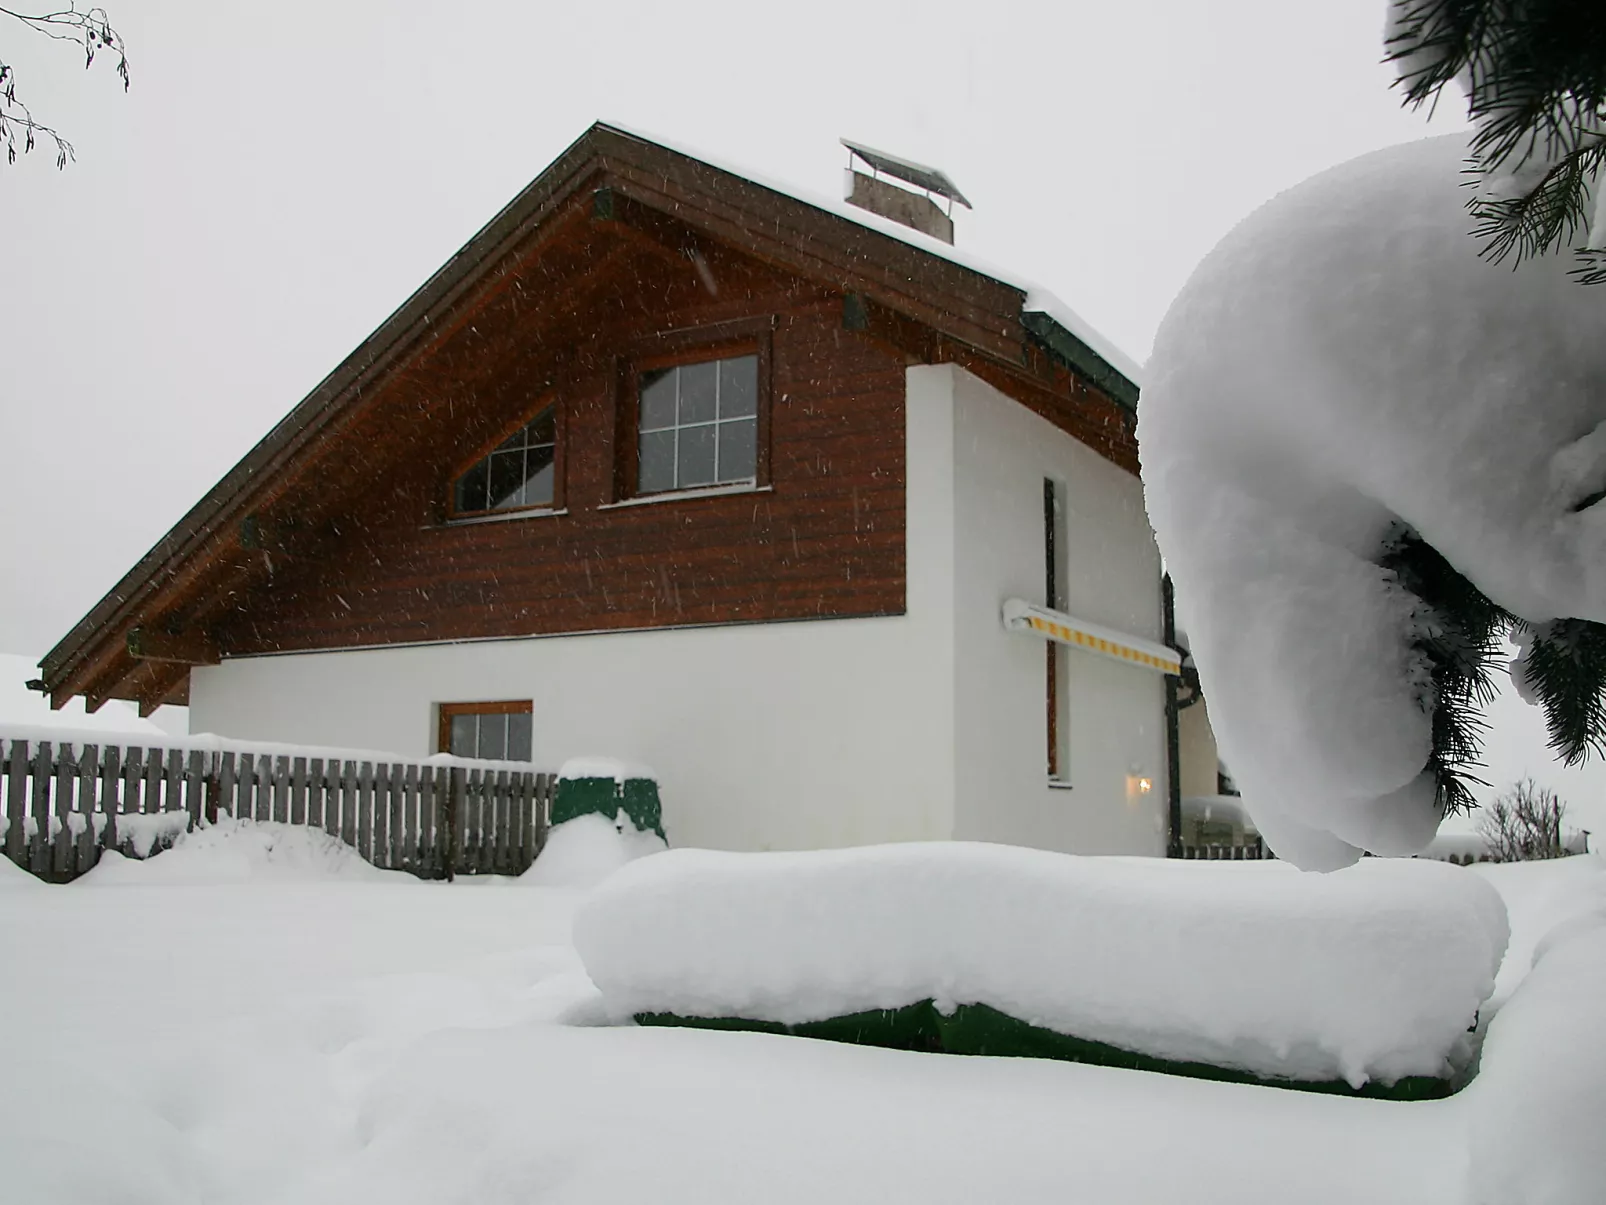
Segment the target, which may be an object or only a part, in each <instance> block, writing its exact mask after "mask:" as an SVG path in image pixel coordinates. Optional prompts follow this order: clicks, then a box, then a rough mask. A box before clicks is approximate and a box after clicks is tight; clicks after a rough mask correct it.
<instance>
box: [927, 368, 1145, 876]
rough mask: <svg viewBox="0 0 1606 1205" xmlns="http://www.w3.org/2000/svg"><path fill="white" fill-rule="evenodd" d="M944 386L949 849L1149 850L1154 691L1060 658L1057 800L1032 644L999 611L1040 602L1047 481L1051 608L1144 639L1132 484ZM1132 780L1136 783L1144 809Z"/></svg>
mask: <svg viewBox="0 0 1606 1205" xmlns="http://www.w3.org/2000/svg"><path fill="white" fill-rule="evenodd" d="M934 371H941V372H944V373H946V374H948V376H949V379H950V380H951V382H952V385H951V388H952V395H953V414H954V449H955V468H954V482H955V486H954V491H955V492H954V515H955V527H954V531H955V578H954V616H955V620H954V622H955V700H956V703H955V706H956V712H955V725H956V726H955V752H956V774H955V793H956V817H957V823H956V825H955V836H957V837H961V838H967V839H974V840H987V841H1003V842H1009V843H1012V844H1019V845H1033V846H1039V847H1042V848H1045V849H1058V850H1065V851H1069V852H1078V853H1128V854H1145V853H1146V854H1160V853H1163V852H1164V848H1165V720H1164V684H1163V679H1162V678H1161V677H1160V676H1159V675H1158V674H1155V673H1152V672H1149V671H1146V670H1140V669H1137V668H1134V667H1132V666H1127V665H1122V664H1120V663H1118V662H1116V661H1112V660H1110V659H1108V658H1104V657H1098V656H1095V655H1093V654H1089V653H1083V652H1079V651H1070V652H1069V653H1068V654H1067V655H1066V657H1065V659H1064V662H1063V664H1064V665H1065V666H1066V667H1067V671H1068V672H1067V673H1066V674H1065V676H1064V679H1063V680H1062V685H1061V690H1062V691H1065V692H1067V694H1068V704H1067V713H1068V725H1069V737H1068V745H1069V750H1068V752H1069V757H1068V765H1067V766H1066V767H1065V768H1064V773H1065V774H1066V776H1067V777H1068V779H1069V783H1070V787H1069V789H1065V788H1051V787H1050V786H1049V785H1048V781H1047V772H1046V753H1045V747H1046V740H1047V737H1046V724H1047V721H1046V717H1045V673H1046V671H1045V666H1044V653H1043V642H1042V641H1041V640H1040V639H1037V638H1035V637H1029V636H1024V635H1021V634H1019V633H1012V632H1008V631H1006V630H1005V629H1004V627H1003V625H1002V621H1001V618H1000V610H1001V607H1002V604H1003V602H1004V600H1005V599H1006V598H1011V597H1018V598H1024V599H1027V600H1029V601H1033V602H1041V601H1043V591H1044V582H1043V578H1044V554H1043V543H1044V541H1043V479H1044V478H1045V477H1053V478H1056V479H1057V480H1059V481H1060V482H1062V483H1063V486H1064V498H1065V504H1066V521H1065V527H1064V538H1065V544H1064V547H1063V549H1062V551H1061V554H1060V555H1061V557H1062V560H1063V562H1064V564H1065V565H1066V566H1067V568H1068V572H1067V573H1066V574H1065V575H1064V576H1065V577H1066V578H1067V579H1068V580H1067V586H1068V593H1067V596H1066V598H1065V600H1064V603H1063V606H1062V609H1063V610H1066V611H1068V612H1070V613H1071V614H1073V615H1076V616H1078V617H1079V618H1083V619H1088V620H1093V621H1095V622H1098V623H1102V624H1107V625H1109V626H1111V627H1114V628H1118V629H1120V630H1122V631H1125V632H1130V633H1132V634H1134V635H1137V636H1143V637H1147V638H1148V639H1151V640H1158V639H1159V638H1160V635H1161V632H1160V626H1161V601H1160V556H1159V551H1158V549H1157V548H1156V547H1155V543H1154V536H1153V534H1152V532H1151V531H1150V529H1149V523H1148V518H1147V515H1146V513H1145V511H1144V507H1143V494H1142V487H1141V485H1140V483H1139V481H1138V479H1137V478H1136V477H1134V476H1132V475H1131V474H1129V473H1125V472H1122V471H1121V470H1120V469H1118V468H1116V467H1115V466H1114V465H1112V464H1110V463H1109V462H1108V461H1107V460H1105V459H1104V458H1103V457H1101V456H1099V455H1098V454H1097V453H1095V452H1093V451H1092V450H1091V449H1089V448H1088V447H1086V446H1085V445H1084V444H1082V443H1080V442H1078V441H1077V440H1075V439H1073V438H1072V437H1071V436H1069V435H1067V434H1065V433H1064V432H1062V431H1060V430H1059V429H1058V428H1056V427H1055V426H1053V425H1052V424H1051V423H1049V422H1048V421H1047V420H1045V419H1043V418H1040V417H1039V416H1038V415H1036V414H1033V413H1032V412H1031V411H1029V410H1027V409H1026V408H1025V407H1023V406H1021V405H1019V404H1018V403H1016V402H1014V401H1012V400H1010V399H1009V398H1007V397H1005V396H1004V395H1003V394H1002V393H1000V392H998V391H997V390H996V389H994V388H992V387H991V386H990V385H988V384H987V383H985V382H984V381H981V380H979V379H977V378H976V377H974V376H972V375H970V374H969V373H967V372H965V371H964V370H962V369H958V368H945V369H941V370H934ZM1132 776H1145V777H1148V778H1149V779H1151V781H1152V784H1153V786H1152V789H1151V791H1150V792H1149V793H1148V794H1147V795H1137V794H1135V793H1133V792H1131V791H1130V790H1129V785H1128V781H1129V778H1130V777H1132Z"/></svg>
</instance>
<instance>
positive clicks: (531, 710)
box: [435, 699, 535, 753]
mask: <svg viewBox="0 0 1606 1205" xmlns="http://www.w3.org/2000/svg"><path fill="white" fill-rule="evenodd" d="M534 714H535V704H534V701H533V700H531V699H492V700H490V701H487V702H481V703H441V704H440V705H439V715H438V717H437V720H436V724H435V752H437V753H450V752H451V751H452V717H453V716H460V715H529V716H533V715H534Z"/></svg>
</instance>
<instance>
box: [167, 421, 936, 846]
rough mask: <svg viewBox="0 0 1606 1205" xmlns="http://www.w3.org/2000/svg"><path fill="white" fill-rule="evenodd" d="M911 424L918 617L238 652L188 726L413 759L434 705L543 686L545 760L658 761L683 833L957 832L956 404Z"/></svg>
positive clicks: (911, 526) (824, 836)
mask: <svg viewBox="0 0 1606 1205" xmlns="http://www.w3.org/2000/svg"><path fill="white" fill-rule="evenodd" d="M908 435H909V458H908V460H909V469H908V494H907V498H908V503H907V504H908V569H909V579H908V602H907V605H908V614H907V615H906V616H901V617H895V618H884V619H844V620H828V621H813V622H801V623H785V624H764V625H751V626H742V627H723V628H701V629H688V630H679V631H663V630H660V631H652V632H628V633H614V634H605V635H588V636H564V637H549V638H542V639H531V640H509V641H487V642H481V643H470V644H446V645H425V646H418V647H410V648H390V649H374V650H359V651H347V652H328V653H310V654H294V655H285V656H274V657H254V658H242V659H237V660H229V661H225V662H224V663H223V664H222V665H220V666H217V667H214V668H207V669H197V670H196V671H195V672H194V675H193V677H192V679H191V709H192V721H191V726H192V728H193V729H194V730H195V731H197V732H217V733H222V734H225V735H234V736H239V737H248V738H252V739H258V740H282V741H295V742H301V743H317V744H328V745H344V746H348V747H362V748H375V749H386V750H394V751H395V752H397V753H399V754H404V755H414V756H417V755H423V754H427V753H430V752H433V741H434V732H435V729H434V722H435V721H434V714H435V713H434V705H436V704H438V703H441V702H448V701H471V700H476V699H505V698H530V699H532V700H533V709H534V716H533V721H534V722H533V730H534V749H533V754H534V759H535V761H536V763H537V764H538V765H540V766H544V767H551V768H556V766H557V765H558V764H559V763H561V762H562V761H563V760H564V759H566V758H568V757H571V756H576V755H581V754H605V755H611V756H617V757H625V758H630V759H633V760H637V761H642V762H645V763H647V764H648V765H650V766H652V767H653V769H654V770H655V771H656V772H657V773H658V776H659V780H660V785H661V789H662V792H663V799H664V823H665V828H666V831H667V832H668V834H669V838H670V841H671V842H672V843H674V844H677V845H698V846H710V847H716V848H724V849H804V848H814V847H821V846H842V845H855V844H863V843H869V842H878V841H899V840H921V839H941V838H946V837H949V836H951V835H952V832H953V755H954V751H953V748H952V743H951V740H950V739H949V738H950V734H951V733H952V732H953V730H954V719H953V708H954V696H953V638H952V633H953V592H952V581H953V550H954V541H953V513H954V512H953V481H952V477H951V474H950V473H949V471H948V466H949V465H950V464H951V463H952V459H953V449H952V441H953V416H952V407H951V398H950V397H949V396H947V395H942V394H938V395H935V396H933V395H929V394H922V395H921V396H919V397H911V398H910V400H909V406H908ZM663 505H674V504H673V503H672V502H670V503H664V504H663Z"/></svg>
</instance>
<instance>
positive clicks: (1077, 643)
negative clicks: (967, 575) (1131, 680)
mask: <svg viewBox="0 0 1606 1205" xmlns="http://www.w3.org/2000/svg"><path fill="white" fill-rule="evenodd" d="M1004 626H1005V627H1006V628H1008V629H1009V630H1010V631H1012V632H1029V633H1035V634H1036V635H1039V636H1042V637H1045V638H1046V639H1048V640H1053V641H1057V642H1058V643H1060V644H1068V645H1070V646H1071V647H1072V648H1074V649H1081V650H1083V651H1084V652H1088V653H1098V654H1100V655H1101V656H1105V657H1111V658H1113V659H1115V660H1116V661H1123V662H1125V663H1126V664H1127V665H1136V666H1138V667H1139V668H1141V669H1152V670H1154V671H1155V672H1157V673H1162V674H1180V673H1181V672H1182V656H1181V654H1179V653H1178V652H1177V651H1176V650H1175V649H1171V648H1167V647H1166V646H1165V645H1163V644H1156V643H1155V642H1154V641H1152V640H1145V639H1143V637H1141V636H1129V635H1128V634H1127V633H1125V632H1118V631H1116V630H1115V629H1114V628H1107V627H1105V626H1104V625H1103V624H1097V623H1089V622H1088V621H1087V620H1085V619H1077V618H1076V617H1075V616H1074V615H1067V614H1066V613H1065V612H1064V611H1056V610H1053V609H1052V608H1050V607H1040V606H1038V605H1036V604H1035V603H1029V602H1027V601H1025V600H1024V599H1020V598H1012V599H1010V600H1009V601H1008V602H1006V603H1005V604H1004Z"/></svg>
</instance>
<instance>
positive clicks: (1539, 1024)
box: [1468, 907, 1606, 1205]
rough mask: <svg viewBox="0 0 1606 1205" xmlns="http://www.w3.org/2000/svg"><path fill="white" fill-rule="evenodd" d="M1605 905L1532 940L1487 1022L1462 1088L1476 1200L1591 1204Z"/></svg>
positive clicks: (1601, 1057)
mask: <svg viewBox="0 0 1606 1205" xmlns="http://www.w3.org/2000/svg"><path fill="white" fill-rule="evenodd" d="M1603 1001H1606V907H1602V908H1601V909H1600V910H1599V911H1596V912H1594V913H1591V914H1588V915H1583V916H1575V917H1574V918H1573V919H1571V920H1569V921H1565V922H1563V923H1561V924H1560V925H1558V926H1557V927H1556V928H1554V929H1552V930H1551V931H1550V933H1549V934H1547V935H1546V936H1545V937H1544V938H1543V939H1542V940H1541V942H1540V943H1539V947H1538V950H1537V952H1536V954H1535V959H1534V967H1533V969H1532V970H1531V971H1530V972H1529V973H1528V975H1527V977H1526V978H1525V979H1524V980H1523V981H1522V983H1521V985H1520V986H1519V987H1518V988H1517V990H1516V992H1515V993H1514V994H1513V995H1512V997H1511V999H1510V1000H1508V1001H1507V1002H1506V1004H1505V1006H1504V1007H1503V1008H1502V1009H1501V1010H1500V1013H1499V1015H1498V1016H1496V1017H1495V1019H1494V1020H1493V1021H1491V1022H1490V1024H1489V1034H1488V1037H1487V1038H1486V1039H1485V1040H1484V1046H1483V1057H1482V1061H1481V1064H1480V1068H1479V1072H1478V1078H1477V1079H1476V1080H1475V1081H1474V1082H1473V1085H1472V1089H1471V1091H1470V1094H1469V1098H1468V1099H1469V1107H1470V1109H1471V1121H1470V1123H1469V1131H1470V1133H1469V1137H1470V1142H1469V1149H1470V1152H1471V1158H1470V1167H1469V1175H1470V1180H1471V1197H1472V1200H1473V1201H1474V1202H1475V1203H1476V1205H1595V1203H1596V1202H1598V1201H1600V1200H1601V1198H1602V1196H1603V1195H1606V1143H1603V1142H1602V1141H1601V1139H1600V1123H1601V1119H1602V1118H1606V1037H1603V1034H1602V1029H1601V1018H1600V1012H1601V1005H1602V1002H1603Z"/></svg>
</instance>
